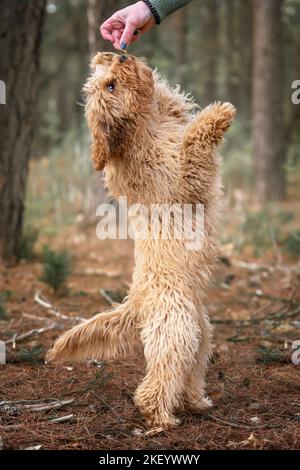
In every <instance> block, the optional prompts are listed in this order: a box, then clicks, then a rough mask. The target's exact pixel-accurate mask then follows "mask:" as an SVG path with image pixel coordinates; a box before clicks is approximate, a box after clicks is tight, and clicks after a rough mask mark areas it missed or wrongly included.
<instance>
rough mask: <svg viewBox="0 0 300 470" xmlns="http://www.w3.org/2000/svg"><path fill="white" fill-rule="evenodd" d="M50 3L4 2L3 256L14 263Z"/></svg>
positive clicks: (0, 32) (0, 39)
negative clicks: (42, 31) (40, 53)
mask: <svg viewBox="0 0 300 470" xmlns="http://www.w3.org/2000/svg"><path fill="white" fill-rule="evenodd" d="M45 7H46V1H45V0H31V1H30V2H29V1H26V0H18V1H17V2H15V1H11V0H3V1H2V2H1V23H0V49H1V56H0V78H1V80H3V81H4V82H5V83H6V105H1V114H0V142H1V150H0V259H2V260H3V261H5V262H8V263H12V262H13V261H14V260H15V259H16V257H17V255H18V244H19V240H20V237H21V233H22V222H23V210H24V197H25V187H26V180H27V172H28V161H29V155H30V147H31V142H32V137H33V129H34V105H35V101H36V93H37V77H38V63H39V61H38V58H39V45H40V42H41V30H42V24H43V17H44V12H45Z"/></svg>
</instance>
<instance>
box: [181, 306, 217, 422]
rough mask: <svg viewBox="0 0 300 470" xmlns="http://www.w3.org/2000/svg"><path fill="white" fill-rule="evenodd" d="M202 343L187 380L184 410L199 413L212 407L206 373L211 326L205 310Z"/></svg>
mask: <svg viewBox="0 0 300 470" xmlns="http://www.w3.org/2000/svg"><path fill="white" fill-rule="evenodd" d="M200 330H201V341H200V346H199V349H198V352H197V361H196V363H195V365H194V367H193V369H192V371H191V372H190V374H189V375H188V376H187V378H186V382H185V389H184V397H183V398H184V403H183V409H184V410H187V411H191V412H193V413H199V412H202V411H203V410H205V409H206V408H209V407H211V406H212V402H211V401H210V399H209V398H207V397H206V396H205V373H206V368H207V363H208V360H209V357H210V356H211V353H212V347H211V325H210V322H209V319H208V317H207V314H206V313H205V311H204V310H203V313H202V314H201V317H200Z"/></svg>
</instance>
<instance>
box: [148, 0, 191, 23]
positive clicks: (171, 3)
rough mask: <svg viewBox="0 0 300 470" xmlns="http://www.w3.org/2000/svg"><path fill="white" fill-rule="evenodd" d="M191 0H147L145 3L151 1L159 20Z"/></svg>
mask: <svg viewBox="0 0 300 470" xmlns="http://www.w3.org/2000/svg"><path fill="white" fill-rule="evenodd" d="M190 1H191V0H148V2H146V3H151V5H152V7H153V8H154V9H155V10H156V12H157V14H158V16H159V18H160V21H162V20H163V19H164V18H165V17H166V16H168V15H170V14H171V13H173V12H174V11H176V10H179V8H182V7H184V6H185V5H187V4H188V3H190Z"/></svg>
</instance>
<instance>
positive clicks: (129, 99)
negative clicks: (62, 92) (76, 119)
mask: <svg viewBox="0 0 300 470" xmlns="http://www.w3.org/2000/svg"><path fill="white" fill-rule="evenodd" d="M91 69H92V72H93V73H92V76H91V77H90V78H89V79H88V80H87V83H86V84H85V86H84V92H85V94H86V96H87V102H86V118H87V122H88V126H89V128H90V129H91V132H92V138H93V142H92V146H91V157H92V160H93V163H94V168H95V169H96V170H102V169H103V167H104V166H105V164H106V162H107V161H108V160H109V158H111V157H113V156H116V155H118V154H119V153H120V150H121V149H122V146H124V145H125V143H126V139H128V138H129V137H130V134H131V133H133V132H134V131H135V129H136V128H137V126H139V124H140V123H141V120H142V119H143V118H144V117H145V115H147V112H149V109H150V107H151V103H152V100H153V74H152V71H151V69H150V68H149V67H148V66H147V65H146V64H145V63H144V62H143V61H142V60H140V59H137V58H135V57H133V56H129V55H118V54H113V53H99V54H97V55H96V56H95V57H94V58H93V59H92V62H91Z"/></svg>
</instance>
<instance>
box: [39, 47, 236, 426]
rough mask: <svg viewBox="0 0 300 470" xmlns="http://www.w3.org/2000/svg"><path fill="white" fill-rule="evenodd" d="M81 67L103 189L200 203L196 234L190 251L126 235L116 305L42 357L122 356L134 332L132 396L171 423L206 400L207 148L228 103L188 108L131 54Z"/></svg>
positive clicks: (210, 240) (211, 161)
mask: <svg viewBox="0 0 300 470" xmlns="http://www.w3.org/2000/svg"><path fill="white" fill-rule="evenodd" d="M91 69H92V76H91V77H90V78H89V79H88V81H87V83H86V85H85V87H84V91H85V93H86V96H87V102H86V117H87V122H88V125H89V128H90V130H91V134H92V145H91V157H92V160H93V162H94V167H95V169H96V170H102V169H104V174H105V182H106V185H107V187H108V188H109V190H110V191H111V193H112V194H113V196H114V197H116V198H118V197H119V196H127V200H128V203H129V204H134V203H140V204H143V205H144V206H146V207H150V206H151V205H153V204H169V205H172V204H185V203H186V204H192V205H193V206H195V205H196V204H199V203H201V204H203V205H204V211H205V216H204V240H203V246H202V248H201V249H199V250H196V251H195V250H188V249H187V247H186V241H185V240H178V239H175V237H170V238H169V239H163V238H162V237H161V238H158V239H151V237H149V238H148V239H138V240H136V242H135V261H136V266H135V270H134V273H133V280H132V284H131V287H130V290H129V294H128V296H127V298H126V299H125V301H124V303H123V304H121V305H119V306H117V307H116V308H114V309H112V310H110V311H107V312H104V313H100V314H98V315H96V316H95V317H93V318H91V319H90V320H87V321H85V322H84V323H82V324H79V325H77V326H75V327H74V328H72V329H71V330H69V331H67V332H66V333H64V334H63V335H62V336H61V337H60V338H59V339H58V340H57V341H56V342H55V344H54V346H53V348H52V349H51V350H50V351H49V352H48V356H47V359H48V361H50V362H51V361H54V362H62V361H69V360H73V361H74V360H75V361H76V360H84V359H88V358H93V359H100V360H101V359H102V360H110V359H115V358H120V357H125V356H126V355H127V354H128V353H130V352H131V348H132V345H133V344H134V339H135V338H137V337H138V338H140V339H141V342H142V344H143V348H144V355H145V359H146V376H145V378H144V380H143V381H142V383H141V384H140V385H139V386H138V388H137V390H136V393H135V403H136V404H137V405H138V406H139V408H140V410H141V412H142V414H143V415H144V417H145V419H146V422H147V425H148V426H149V427H150V428H151V429H165V428H168V427H170V426H173V425H176V424H177V423H178V420H177V419H176V417H175V414H176V412H177V411H179V410H190V411H192V412H198V411H201V410H203V409H205V408H207V407H209V406H211V402H210V400H209V399H208V398H206V396H205V369H206V366H207V361H208V359H209V356H210V354H211V326H210V323H209V319H208V317H207V314H206V310H205V306H204V300H205V289H206V287H207V284H208V280H209V276H210V272H211V268H212V266H213V264H214V259H215V255H216V250H217V245H216V238H217V237H216V231H217V221H218V213H219V202H220V199H221V194H222V192H221V182H220V174H219V157H218V154H217V147H218V145H219V144H220V143H221V142H222V140H223V135H224V133H225V131H226V130H227V129H228V128H229V126H230V124H231V122H232V121H233V119H234V116H235V109H234V107H233V106H232V105H231V104H229V103H224V104H221V103H215V104H213V105H211V106H208V107H207V108H205V109H204V110H203V111H202V112H199V113H198V114H197V113H196V112H195V108H196V105H194V104H193V102H192V101H191V100H190V99H188V98H187V97H186V96H184V95H183V94H181V93H180V92H179V90H178V89H175V90H173V89H171V88H169V86H168V85H167V83H166V82H165V81H163V80H161V79H160V78H159V76H158V74H157V73H156V72H153V71H152V70H151V69H150V68H149V67H148V66H147V65H146V64H145V63H144V62H143V61H142V60H140V59H137V58H135V57H133V56H127V55H125V56H119V55H117V54H112V53H99V54H97V55H96V56H95V58H94V59H93V60H92V63H91ZM149 230H150V229H149Z"/></svg>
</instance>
